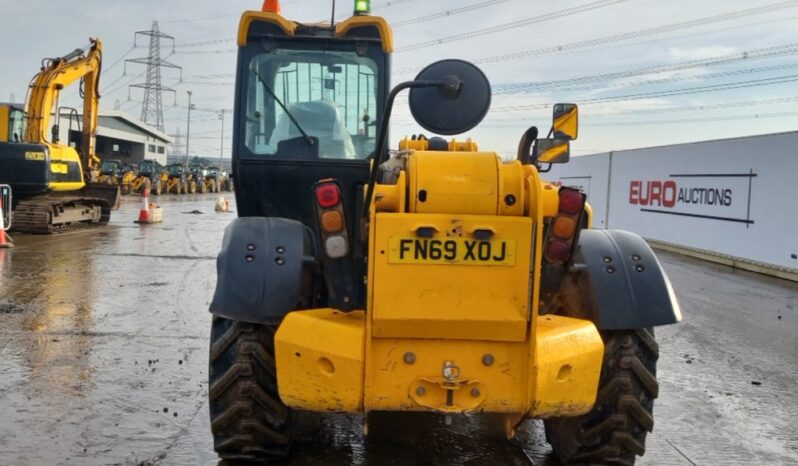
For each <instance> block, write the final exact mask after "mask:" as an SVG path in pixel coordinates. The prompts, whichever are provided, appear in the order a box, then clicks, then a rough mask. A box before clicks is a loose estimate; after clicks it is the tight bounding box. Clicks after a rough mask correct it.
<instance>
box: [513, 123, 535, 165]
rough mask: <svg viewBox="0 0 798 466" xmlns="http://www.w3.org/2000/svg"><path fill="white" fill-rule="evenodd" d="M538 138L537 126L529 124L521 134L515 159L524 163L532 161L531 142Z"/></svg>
mask: <svg viewBox="0 0 798 466" xmlns="http://www.w3.org/2000/svg"><path fill="white" fill-rule="evenodd" d="M537 138H538V127H537V126H530V127H529V129H527V130H526V132H524V135H523V136H521V141H520V142H519V143H518V155H517V157H516V158H517V159H518V161H520V162H521V163H522V164H524V165H529V164H530V163H532V154H531V151H532V144H534V143H535V140H537Z"/></svg>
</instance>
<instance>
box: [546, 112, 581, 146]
mask: <svg viewBox="0 0 798 466" xmlns="http://www.w3.org/2000/svg"><path fill="white" fill-rule="evenodd" d="M552 127H553V129H554V139H563V140H565V141H573V140H574V139H576V137H577V136H578V135H579V107H577V106H576V104H554V116H553V124H552Z"/></svg>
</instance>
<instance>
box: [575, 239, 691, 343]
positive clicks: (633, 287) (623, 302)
mask: <svg viewBox="0 0 798 466" xmlns="http://www.w3.org/2000/svg"><path fill="white" fill-rule="evenodd" d="M566 281H567V282H569V283H566V285H565V287H564V290H565V291H564V293H565V294H568V293H576V294H578V295H579V299H578V300H574V299H570V300H569V299H568V297H567V296H566V302H568V301H570V302H571V304H575V303H578V305H577V306H578V307H579V308H581V309H578V311H577V312H578V313H579V314H581V316H582V317H584V318H587V319H590V320H592V321H593V322H594V323H595V324H596V327H598V328H599V329H601V330H624V329H639V328H648V327H655V326H659V325H668V324H675V323H677V322H680V321H681V320H682V315H681V310H680V308H679V304H678V302H677V301H676V296H675V295H674V292H673V287H672V286H671V283H670V280H669V279H668V276H667V275H666V273H665V271H664V270H663V269H662V266H661V265H660V263H659V261H658V260H657V257H656V256H655V255H654V252H653V251H652V250H651V247H650V246H649V245H648V243H646V242H645V240H643V238H641V237H640V236H638V235H636V234H634V233H630V232H627V231H618V230H592V229H591V230H583V231H582V232H581V233H580V237H579V244H578V246H577V249H576V254H575V256H574V271H573V273H571V274H569V277H568V278H567V279H566ZM572 298H573V296H572ZM566 307H570V308H571V312H573V311H575V310H576V309H573V308H574V307H575V306H572V305H567V306H566ZM566 313H567V314H570V312H569V311H568V310H566Z"/></svg>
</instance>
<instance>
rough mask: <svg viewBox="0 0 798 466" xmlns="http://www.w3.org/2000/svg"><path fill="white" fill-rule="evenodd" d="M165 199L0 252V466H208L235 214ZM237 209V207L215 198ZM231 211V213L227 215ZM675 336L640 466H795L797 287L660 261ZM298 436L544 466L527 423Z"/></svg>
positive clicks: (306, 442) (460, 422) (407, 460)
mask: <svg viewBox="0 0 798 466" xmlns="http://www.w3.org/2000/svg"><path fill="white" fill-rule="evenodd" d="M216 197H217V195H197V196H163V199H162V200H161V202H162V205H163V207H164V210H165V221H164V223H162V224H160V225H148V226H138V225H135V224H134V223H133V220H135V219H136V217H137V214H138V209H139V201H138V198H136V197H131V198H127V199H125V201H124V203H123V206H122V209H121V210H120V211H118V212H115V215H114V217H113V220H112V224H111V225H110V226H109V227H107V228H104V229H98V230H94V231H90V232H82V233H69V234H65V235H59V236H44V237H42V236H17V237H15V240H16V243H17V247H16V248H14V249H12V250H0V465H2V466H18V465H19V466H24V465H110V464H122V465H213V464H216V462H217V460H216V456H215V454H214V452H213V448H212V440H211V436H210V428H209V421H208V405H207V402H206V398H207V390H208V384H207V348H208V333H209V328H210V314H208V312H207V308H208V304H209V301H210V298H211V296H212V294H213V287H214V284H215V263H214V258H215V254H216V252H217V250H218V248H219V246H220V243H221V238H222V232H223V229H224V227H225V225H226V224H227V223H229V222H230V221H231V220H232V219H233V217H234V216H235V214H218V213H215V212H214V209H213V207H214V202H215V199H216ZM228 198H230V199H231V201H232V196H230V195H228ZM233 209H235V205H234V204H233ZM659 256H660V260H661V261H662V263H663V265H664V267H665V268H666V270H667V271H668V273H669V274H670V277H671V280H672V281H673V284H674V287H675V289H676V293H677V296H678V298H679V301H680V303H681V305H682V310H683V312H684V316H685V321H684V322H683V323H682V324H679V325H676V326H672V327H666V328H661V329H658V332H657V336H658V339H659V341H660V344H661V356H660V362H659V366H658V373H659V379H660V383H661V389H660V398H659V399H658V400H657V402H656V404H655V419H656V426H655V431H654V433H653V434H651V435H650V436H649V438H648V441H647V452H646V455H645V456H644V457H643V458H642V459H640V460H639V461H638V464H641V465H763V464H767V465H782V464H784V465H796V464H798V397H796V396H795V391H796V387H797V386H798V284H794V283H790V282H786V281H782V280H777V279H771V278H766V277H762V276H759V275H756V274H752V273H748V272H743V271H736V270H732V269H730V268H727V267H724V266H718V265H713V264H707V263H704V262H701V261H698V260H694V259H689V258H685V257H682V256H679V255H675V254H671V253H664V252H662V253H660V254H659ZM361 425H362V419H361V418H359V417H357V416H342V415H341V416H331V415H307V416H304V417H303V418H302V419H301V422H300V425H299V435H298V440H297V442H296V445H295V455H294V457H293V459H292V460H291V462H289V463H288V464H292V465H319V466H321V465H324V466H336V465H350V464H353V465H429V466H433V465H436V466H437V465H468V466H472V465H473V466H476V465H486V466H492V465H547V466H555V465H557V464H558V463H557V461H556V460H554V459H553V458H552V457H551V455H550V449H549V447H548V445H547V444H546V441H545V437H544V435H543V432H542V425H541V424H540V423H539V422H534V421H533V422H528V423H527V424H526V426H525V428H524V429H523V430H522V431H521V432H520V433H519V436H518V438H517V439H515V440H514V441H512V442H507V441H505V440H503V439H502V435H501V433H500V429H499V428H498V425H497V422H495V421H494V420H493V419H490V418H481V417H456V418H455V419H454V423H453V424H452V425H451V426H448V427H447V426H445V425H444V424H443V420H442V418H440V417H438V416H434V415H414V414H403V415H396V414H380V415H376V416H373V417H372V418H371V419H370V435H369V437H368V439H367V440H365V439H364V438H363V437H362V436H361V431H362V428H361Z"/></svg>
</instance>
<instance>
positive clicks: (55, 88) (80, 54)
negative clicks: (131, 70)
mask: <svg viewBox="0 0 798 466" xmlns="http://www.w3.org/2000/svg"><path fill="white" fill-rule="evenodd" d="M88 49H89V50H88V53H86V55H85V56H84V50H83V49H76V50H74V51H73V52H71V53H69V54H67V55H65V56H63V57H59V58H51V59H47V60H45V65H44V66H43V67H42V71H41V72H40V73H39V74H37V75H36V76H35V77H34V78H33V81H32V83H31V85H30V94H29V95H30V97H29V99H28V102H27V107H26V110H27V113H28V127H27V131H26V132H25V137H24V140H25V142H28V143H32V144H48V143H58V142H59V141H58V140H57V138H58V136H57V131H54V132H53V133H54V134H52V135H49V134H47V133H48V129H49V128H50V119H51V117H52V115H53V114H55V115H58V113H59V106H60V102H59V101H60V95H61V91H62V90H63V89H64V88H66V87H69V86H70V85H71V84H73V83H74V82H75V81H78V80H82V85H83V95H84V98H83V127H82V128H83V131H82V133H83V134H82V136H81V144H80V149H81V150H80V154H81V155H82V157H81V159H82V160H81V162H82V163H83V169H84V170H85V171H86V172H87V173H88V172H92V171H96V170H98V169H99V164H100V161H99V158H98V157H97V156H96V154H95V140H96V131H97V122H98V112H99V105H100V93H99V82H100V73H101V72H102V53H103V44H102V41H101V40H100V39H91V45H90V46H89V47H88ZM53 106H55V112H54V113H53Z"/></svg>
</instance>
